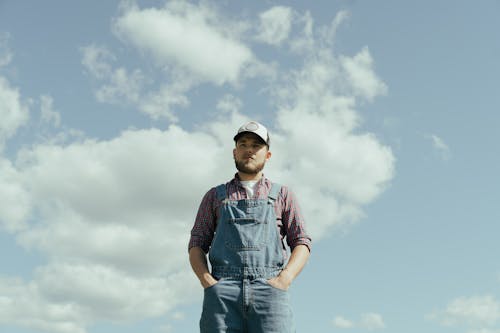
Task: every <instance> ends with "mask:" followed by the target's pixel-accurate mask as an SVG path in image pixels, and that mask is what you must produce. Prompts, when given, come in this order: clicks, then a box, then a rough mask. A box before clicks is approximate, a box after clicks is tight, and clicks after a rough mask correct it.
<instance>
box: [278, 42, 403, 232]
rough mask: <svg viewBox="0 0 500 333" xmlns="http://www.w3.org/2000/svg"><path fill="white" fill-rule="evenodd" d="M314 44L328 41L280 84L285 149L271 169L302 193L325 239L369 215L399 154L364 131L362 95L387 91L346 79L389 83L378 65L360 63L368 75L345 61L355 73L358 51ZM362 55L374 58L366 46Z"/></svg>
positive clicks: (280, 134) (281, 133)
mask: <svg viewBox="0 0 500 333" xmlns="http://www.w3.org/2000/svg"><path fill="white" fill-rule="evenodd" d="M314 44H316V45H324V46H323V47H318V48H314V49H312V50H310V52H312V53H310V54H307V55H306V57H305V58H304V59H305V62H304V65H303V67H302V68H301V69H300V70H292V71H290V72H289V73H287V74H284V75H282V79H283V80H282V82H281V83H280V84H277V85H275V89H274V95H275V97H276V100H277V103H276V104H277V107H278V109H279V111H278V114H277V123H276V124H275V126H276V131H275V133H274V134H273V138H272V139H271V140H272V142H273V144H272V147H271V149H272V150H275V151H276V152H278V153H276V154H274V155H273V158H272V162H271V163H270V165H269V167H270V168H269V169H270V170H272V171H275V172H276V175H278V176H279V179H278V180H279V181H281V182H284V183H287V184H290V185H291V186H292V187H293V188H294V189H295V190H296V192H298V194H299V198H302V200H301V201H302V206H303V207H304V211H305V215H306V216H307V217H308V219H309V220H310V221H311V222H310V223H309V229H310V231H311V233H312V234H313V236H314V237H315V238H316V239H318V238H321V237H323V236H324V235H325V234H327V233H328V232H327V231H328V230H330V229H331V227H332V226H335V225H336V226H338V225H341V224H344V223H349V222H354V221H357V220H359V218H360V217H361V216H363V212H362V205H364V204H366V203H368V202H370V201H372V200H373V199H375V198H376V197H377V196H378V195H380V193H382V191H383V190H384V189H385V186H386V185H387V183H388V182H389V181H390V180H391V178H392V177H393V170H394V156H393V155H392V152H391V149H390V148H389V147H386V146H384V145H382V144H381V143H380V142H379V141H378V140H377V138H376V137H375V136H374V135H373V134H370V133H359V132H357V128H358V126H359V122H360V120H359V115H358V113H357V112H356V110H355V105H356V100H357V98H367V97H369V98H370V99H371V98H373V97H374V96H375V95H377V94H380V93H382V91H381V90H379V89H374V90H370V89H368V88H367V90H366V91H365V92H364V93H363V94H358V93H354V92H353V90H352V89H349V87H346V86H345V85H344V82H346V81H348V82H349V84H350V85H352V86H360V85H363V82H362V81H364V80H365V78H367V77H369V78H371V80H372V81H373V84H372V85H373V86H374V87H380V86H383V83H382V82H381V81H380V80H379V79H378V78H377V76H376V75H375V73H374V72H373V68H371V67H370V66H371V64H370V63H369V62H368V63H365V62H361V64H360V65H359V66H360V67H361V69H360V72H363V73H364V74H363V75H360V76H350V75H348V73H346V72H345V71H344V70H343V64H344V63H346V62H348V63H350V64H351V65H352V66H353V67H352V68H351V69H352V71H353V72H356V71H357V70H356V69H355V66H356V65H357V64H358V63H359V62H358V61H356V60H355V59H356V58H357V57H358V56H355V57H354V59H348V58H347V57H345V56H343V57H338V56H336V55H335V54H334V53H333V51H332V49H330V48H329V47H327V46H325V45H327V44H326V43H323V42H322V40H319V41H314ZM362 54H363V57H366V58H370V56H369V53H368V50H367V49H364V50H363V51H362ZM313 198H314V199H313ZM322 207H329V209H328V210H327V211H325V210H324V209H323V208H322Z"/></svg>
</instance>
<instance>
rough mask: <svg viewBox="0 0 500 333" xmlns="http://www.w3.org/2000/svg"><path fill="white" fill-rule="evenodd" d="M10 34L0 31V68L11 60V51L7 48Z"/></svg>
mask: <svg viewBox="0 0 500 333" xmlns="http://www.w3.org/2000/svg"><path fill="white" fill-rule="evenodd" d="M9 39H10V35H9V34H8V33H6V32H0V68H1V67H3V66H6V65H8V64H9V63H10V62H11V61H12V57H13V55H12V51H11V50H10V48H9Z"/></svg>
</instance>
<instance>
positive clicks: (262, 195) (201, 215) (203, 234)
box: [189, 174, 311, 253]
mask: <svg viewBox="0 0 500 333" xmlns="http://www.w3.org/2000/svg"><path fill="white" fill-rule="evenodd" d="M271 185H272V183H271V181H270V180H269V179H267V178H264V177H262V179H261V180H260V181H259V182H258V183H257V187H256V193H255V195H254V197H253V198H252V199H266V198H267V197H268V195H269V191H270V190H271ZM226 192H227V196H228V198H229V199H230V200H242V199H248V198H247V193H246V191H245V188H244V187H243V185H242V184H241V183H240V180H239V177H238V174H236V176H235V178H233V179H232V180H231V181H230V182H228V183H226ZM221 205H222V202H221V201H220V200H217V194H216V190H215V187H213V188H211V189H210V190H209V191H208V192H207V193H206V194H205V196H204V197H203V200H202V201H201V204H200V208H199V209H198V214H197V215H196V220H195V222H194V226H193V229H191V238H190V240H189V249H191V248H192V247H201V248H202V249H203V251H205V253H206V252H208V250H209V248H210V245H211V244H212V239H213V237H214V233H215V228H216V224H217V220H218V218H219V211H220V206H221ZM274 207H275V211H276V225H277V228H278V232H279V234H280V235H281V239H282V240H283V238H285V237H286V242H287V244H288V246H289V247H290V249H292V250H293V249H294V248H295V247H296V246H297V245H306V246H307V247H308V248H309V250H310V249H311V237H309V235H308V234H307V232H306V230H305V224H304V219H303V217H302V214H301V213H300V208H299V205H298V204H297V200H296V198H295V196H294V194H293V193H292V192H291V191H290V190H289V189H288V188H287V187H286V186H282V187H281V190H280V192H279V195H278V198H277V199H276V203H275V205H274Z"/></svg>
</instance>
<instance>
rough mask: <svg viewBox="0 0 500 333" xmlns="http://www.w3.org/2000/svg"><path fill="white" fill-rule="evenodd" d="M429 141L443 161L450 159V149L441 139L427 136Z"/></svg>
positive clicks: (432, 135)
mask: <svg viewBox="0 0 500 333" xmlns="http://www.w3.org/2000/svg"><path fill="white" fill-rule="evenodd" d="M428 137H429V138H430V140H431V141H432V146H433V147H434V149H435V150H436V151H437V152H438V153H439V155H440V156H441V158H442V159H443V160H448V159H449V158H450V157H451V150H450V147H448V145H447V144H446V142H444V140H443V139H442V138H440V137H439V136H437V135H435V134H430V135H428Z"/></svg>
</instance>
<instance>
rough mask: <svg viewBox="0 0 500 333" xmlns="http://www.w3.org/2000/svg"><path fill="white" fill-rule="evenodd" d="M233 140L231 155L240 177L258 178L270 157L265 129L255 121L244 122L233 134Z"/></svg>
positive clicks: (267, 135)
mask: <svg viewBox="0 0 500 333" xmlns="http://www.w3.org/2000/svg"><path fill="white" fill-rule="evenodd" d="M234 141H235V143H236V146H235V148H234V149H233V157H234V162H235V164H236V169H238V171H239V174H240V177H245V178H249V179H250V178H259V177H260V175H261V172H262V169H264V165H265V164H266V162H267V161H268V160H269V159H270V158H271V152H270V151H269V134H268V132H267V129H266V128H265V127H264V126H263V125H261V124H259V123H257V122H255V121H251V122H248V123H245V124H243V126H241V127H240V128H239V130H238V133H237V134H236V135H235V136H234Z"/></svg>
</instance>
